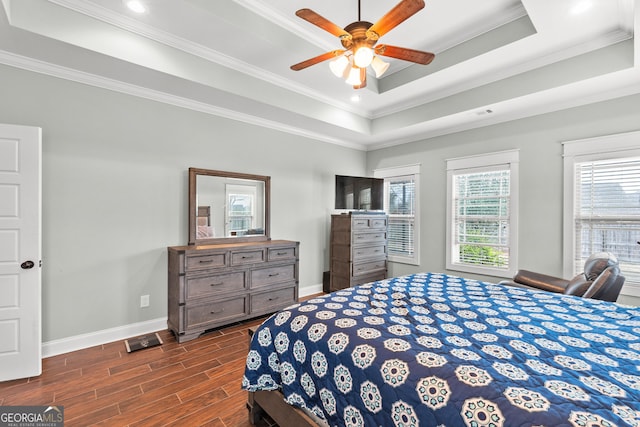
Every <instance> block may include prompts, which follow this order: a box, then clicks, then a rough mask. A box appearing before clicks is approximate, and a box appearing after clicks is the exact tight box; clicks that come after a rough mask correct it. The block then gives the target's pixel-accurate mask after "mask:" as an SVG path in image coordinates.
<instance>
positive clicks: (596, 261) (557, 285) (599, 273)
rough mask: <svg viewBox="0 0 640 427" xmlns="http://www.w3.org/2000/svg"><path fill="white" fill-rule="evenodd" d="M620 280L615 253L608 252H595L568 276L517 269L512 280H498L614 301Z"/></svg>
mask: <svg viewBox="0 0 640 427" xmlns="http://www.w3.org/2000/svg"><path fill="white" fill-rule="evenodd" d="M624 280H625V278H624V276H623V275H622V274H620V268H619V266H618V259H617V258H616V256H615V255H613V254H611V253H609V252H598V253H595V254H593V255H591V256H590V257H589V258H587V260H586V261H585V263H584V272H583V273H580V274H578V275H577V276H575V277H574V278H572V279H570V280H567V279H562V278H560V277H554V276H549V275H547V274H542V273H536V272H533V271H529V270H519V271H518V272H517V273H516V275H515V276H514V277H513V279H512V280H503V281H502V282H500V283H501V284H503V285H509V286H517V287H521V288H534V289H541V290H544V291H549V292H556V293H561V294H565V295H575V296H581V297H583V298H592V299H599V300H604V301H612V302H615V301H616V300H617V299H618V295H619V294H620V289H622V285H623V284H624Z"/></svg>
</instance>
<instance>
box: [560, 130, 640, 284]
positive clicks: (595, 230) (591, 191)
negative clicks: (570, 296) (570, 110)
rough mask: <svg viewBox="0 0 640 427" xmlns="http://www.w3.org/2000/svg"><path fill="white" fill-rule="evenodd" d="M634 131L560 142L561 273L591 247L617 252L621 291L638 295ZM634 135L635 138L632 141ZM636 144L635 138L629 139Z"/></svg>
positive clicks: (639, 203)
mask: <svg viewBox="0 0 640 427" xmlns="http://www.w3.org/2000/svg"><path fill="white" fill-rule="evenodd" d="M639 137H640V133H634V134H621V135H615V136H611V137H603V138H594V139H590V140H583V141H573V142H569V143H565V145H564V151H565V191H566V192H567V194H568V195H570V197H568V199H569V200H568V201H567V203H566V204H565V249H564V251H565V252H564V258H565V274H566V275H567V277H569V276H573V275H575V274H578V273H579V272H581V271H582V270H583V267H584V262H585V260H586V259H587V258H588V257H589V255H591V254H593V253H595V252H611V253H613V254H614V255H616V256H617V257H618V261H619V262H620V270H621V271H622V274H623V275H624V276H625V277H626V281H625V287H624V289H623V293H625V294H628V295H634V296H640V244H639V243H638V242H640V150H639V149H637V148H631V149H627V148H628V144H627V143H631V144H633V143H634V142H635V141H637V140H638V138H639ZM634 140H635V141H634ZM635 146H636V147H637V142H635Z"/></svg>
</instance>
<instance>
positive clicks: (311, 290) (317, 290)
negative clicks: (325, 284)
mask: <svg viewBox="0 0 640 427" xmlns="http://www.w3.org/2000/svg"><path fill="white" fill-rule="evenodd" d="M322 292H324V291H323V290H322V283H320V284H318V285H311V286H305V287H304V288H300V289H298V296H299V297H308V296H309V295H315V294H321V293H322Z"/></svg>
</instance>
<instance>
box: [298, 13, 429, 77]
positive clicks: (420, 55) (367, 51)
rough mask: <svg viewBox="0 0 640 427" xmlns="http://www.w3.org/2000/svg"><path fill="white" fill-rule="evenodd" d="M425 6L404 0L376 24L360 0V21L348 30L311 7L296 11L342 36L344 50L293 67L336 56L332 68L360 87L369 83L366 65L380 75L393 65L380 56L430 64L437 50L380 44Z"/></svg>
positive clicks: (305, 65)
mask: <svg viewBox="0 0 640 427" xmlns="http://www.w3.org/2000/svg"><path fill="white" fill-rule="evenodd" d="M423 7H424V1H423V0H402V1H400V3H398V4H397V5H396V6H395V7H394V8H393V9H391V10H390V11H389V12H387V14H386V15H384V16H383V17H382V18H380V20H379V21H378V22H376V23H375V24H372V23H371V22H367V21H362V20H361V19H360V0H358V20H357V21H356V22H352V23H351V24H349V25H347V26H346V27H344V29H342V28H340V27H339V26H337V25H336V24H334V23H333V22H331V21H329V20H328V19H326V18H324V17H322V16H320V15H318V14H317V13H316V12H314V11H313V10H311V9H300V10H298V11H297V12H296V15H297V16H299V17H300V18H302V19H304V20H305V21H308V22H310V23H312V24H313V25H315V26H317V27H320V28H322V29H323V30H325V31H328V32H329V33H331V34H333V35H334V36H336V37H339V38H340V42H341V43H342V46H343V47H344V49H338V50H332V51H330V52H326V53H323V54H322V55H318V56H316V57H313V58H311V59H307V60H306V61H302V62H300V63H298V64H295V65H292V66H291V69H292V70H294V71H300V70H303V69H305V68H307V67H310V66H311V65H315V64H318V63H320V62H323V61H327V60H329V59H333V61H331V63H330V64H329V66H330V68H331V71H332V72H333V73H334V74H335V75H336V76H338V77H343V78H345V79H346V82H347V83H349V84H352V85H353V88H354V89H360V88H363V87H365V86H366V85H367V72H366V68H367V67H368V66H369V65H371V67H372V68H373V69H374V71H375V73H376V77H380V76H382V74H383V73H384V72H385V71H386V70H387V68H389V64H388V63H386V62H384V61H382V60H381V59H380V58H379V56H387V57H390V58H396V59H402V60H404V61H410V62H414V63H417V64H422V65H427V64H429V63H430V62H431V61H433V58H434V57H435V55H434V54H433V53H430V52H422V51H419V50H413V49H407V48H404V47H397V46H391V45H385V44H381V45H378V46H376V43H377V42H378V39H379V38H380V37H382V36H383V35H385V34H386V33H388V32H389V31H390V30H392V29H393V28H395V27H396V26H398V25H399V24H400V23H402V22H404V21H405V20H407V19H408V18H410V17H411V16H413V15H414V14H415V13H417V12H418V11H420V10H421V9H422V8H423Z"/></svg>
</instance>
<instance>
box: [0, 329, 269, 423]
mask: <svg viewBox="0 0 640 427" xmlns="http://www.w3.org/2000/svg"><path fill="white" fill-rule="evenodd" d="M263 320H264V318H260V319H255V320H251V321H248V322H243V323H241V324H235V325H232V326H229V327H226V328H222V329H218V330H215V331H213V332H209V333H207V334H206V335H202V336H201V337H200V338H198V339H195V340H192V341H188V342H185V343H182V344H178V342H177V341H176V340H175V338H174V337H173V335H172V334H171V332H169V331H160V332H159V334H160V336H161V338H162V340H163V341H164V344H162V345H161V346H157V347H152V348H147V349H144V350H140V351H137V352H133V353H127V352H126V348H125V344H124V341H118V342H114V343H109V344H104V345H101V346H97V347H91V348H87V349H84V350H80V351H76V352H72V353H66V354H61V355H59V356H54V357H50V358H47V359H44V361H43V374H42V375H41V376H39V377H35V378H30V379H28V380H16V381H8V382H0V405H2V406H16V405H51V406H64V415H65V426H67V427H71V426H82V427H84V426H90V425H96V426H109V427H112V426H132V427H133V426H136V427H138V426H189V427H191V426H211V427H248V426H250V424H249V420H248V414H247V409H246V407H245V403H246V400H247V393H246V392H245V391H243V390H241V389H240V383H241V380H242V374H243V372H244V365H245V358H246V355H247V352H248V346H249V338H248V333H247V330H248V328H249V327H251V326H254V325H258V324H260V323H261V322H262V321H263ZM264 425H267V424H266V423H265V424H264Z"/></svg>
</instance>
